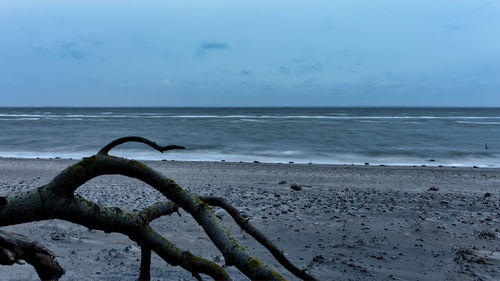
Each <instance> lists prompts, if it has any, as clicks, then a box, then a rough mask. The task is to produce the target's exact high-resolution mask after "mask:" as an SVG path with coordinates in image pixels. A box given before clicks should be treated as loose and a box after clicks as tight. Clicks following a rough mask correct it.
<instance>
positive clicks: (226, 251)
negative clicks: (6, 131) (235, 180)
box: [0, 137, 313, 280]
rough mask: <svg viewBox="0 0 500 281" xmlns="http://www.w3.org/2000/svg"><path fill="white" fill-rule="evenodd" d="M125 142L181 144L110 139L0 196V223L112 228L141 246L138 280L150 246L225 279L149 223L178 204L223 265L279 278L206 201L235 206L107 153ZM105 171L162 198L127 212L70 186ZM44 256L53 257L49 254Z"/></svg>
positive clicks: (200, 271)
mask: <svg viewBox="0 0 500 281" xmlns="http://www.w3.org/2000/svg"><path fill="white" fill-rule="evenodd" d="M130 141H134V142H141V143H144V144H147V145H149V146H151V147H153V148H155V149H157V150H159V151H161V152H163V151H165V150H169V149H181V148H183V147H180V146H175V145H170V146H158V145H157V144H156V143H154V142H151V141H149V140H147V139H144V138H141V137H125V138H121V139H118V140H115V141H113V142H111V143H110V144H108V145H106V146H105V147H104V148H103V149H101V150H100V151H99V153H98V154H96V155H94V156H91V157H88V158H84V159H83V160H82V161H80V162H78V163H76V164H74V165H72V166H70V167H68V168H66V169H65V170H64V171H62V172H61V173H60V174H58V175H57V176H56V177H54V179H53V180H52V181H51V182H50V183H48V184H47V185H44V186H41V187H39V188H37V189H33V190H29V191H26V192H15V193H10V194H7V195H4V196H0V226H5V225H12V224H19V223H25V222H32V221H40V220H47V219H62V220H66V221H70V222H73V223H77V224H80V225H83V226H86V227H88V228H89V229H98V230H103V231H105V232H118V233H122V234H125V235H127V236H128V237H130V239H131V240H133V241H135V242H136V243H137V244H138V245H139V246H141V249H142V254H141V256H142V261H141V273H140V276H139V278H140V279H141V278H143V279H145V280H148V279H149V278H150V276H149V268H150V258H151V251H154V252H155V253H156V254H158V255H159V256H160V257H161V258H162V259H164V260H165V261H166V262H167V263H169V264H171V265H174V266H177V265H178V266H181V267H183V268H184V269H186V270H188V271H189V272H191V273H192V274H193V276H194V277H196V278H197V279H199V280H201V276H200V274H206V275H208V276H210V277H212V278H213V279H215V280H231V278H230V277H229V275H228V274H227V273H226V271H225V270H224V269H223V268H222V267H220V266H219V265H217V264H216V263H214V262H212V261H209V260H206V259H203V258H201V257H197V256H195V255H193V254H192V253H190V252H188V251H184V250H182V249H179V248H177V247H176V246H175V245H174V244H173V243H171V242H170V241H168V240H167V239H165V238H164V237H162V236H161V235H160V234H158V233H157V232H155V231H154V230H153V229H152V228H151V227H150V226H149V224H150V222H151V221H152V220H154V219H156V218H158V217H161V216H164V215H169V214H172V213H173V212H177V211H178V208H182V209H183V210H184V211H186V212H187V213H189V214H190V215H191V216H192V217H193V218H194V219H195V220H196V222H197V223H198V224H199V225H200V226H201V227H202V228H203V230H204V231H205V232H206V234H207V235H208V237H209V238H210V240H211V241H212V242H213V243H214V245H215V246H216V247H217V248H218V249H219V250H220V252H221V253H222V255H223V256H224V259H225V262H226V264H227V265H230V266H235V267H236V268H238V270H240V271H241V272H242V273H243V274H245V275H246V276H247V277H249V278H250V279H252V280H284V279H283V277H282V276H281V275H280V274H279V273H277V272H276V271H275V270H274V269H272V268H271V267H269V266H268V265H265V264H264V263H262V262H261V261H259V260H258V259H257V258H255V257H252V256H250V255H249V254H248V253H247V251H246V249H245V248H243V247H242V246H240V245H239V244H238V242H237V241H236V240H235V239H234V238H233V237H232V236H231V234H230V233H229V232H228V231H227V230H226V229H225V227H224V226H223V225H222V223H221V221H220V220H219V219H218V218H217V216H216V215H215V214H214V212H213V211H212V209H211V208H210V206H209V204H213V205H220V206H222V207H223V208H225V209H227V210H228V211H229V212H230V213H234V210H233V209H235V208H234V207H232V206H230V205H229V204H227V202H226V203H224V202H225V201H221V200H218V201H217V200H215V199H214V198H208V197H207V198H204V199H205V200H206V201H207V202H205V201H204V200H202V199H200V198H199V197H197V196H196V195H194V194H192V193H190V192H188V191H186V190H184V189H183V188H181V187H180V186H179V185H178V184H177V183H175V182H174V181H173V180H171V179H169V178H167V177H165V176H164V175H162V174H161V173H159V172H157V171H155V170H153V169H151V168H150V167H148V166H146V165H144V164H142V163H140V162H138V161H135V160H129V159H125V158H118V157H114V156H110V155H108V152H109V151H110V150H111V149H112V148H114V147H116V146H117V145H120V144H122V143H125V142H130ZM110 174H116V175H123V176H127V177H131V178H136V179H138V180H141V181H143V182H145V183H147V184H149V185H150V186H151V187H153V188H154V189H156V190H158V191H159V192H160V193H162V194H163V195H164V196H165V197H166V198H167V200H166V201H165V202H160V203H155V204H154V205H152V206H150V207H147V208H144V209H143V210H141V211H139V212H133V213H130V212H125V211H123V210H121V209H120V208H117V207H102V206H99V205H97V204H95V203H93V202H90V201H88V200H86V199H85V198H83V197H81V196H79V195H76V194H75V190H76V189H77V188H78V187H79V186H81V185H82V184H84V183H85V182H87V181H89V180H91V179H93V178H95V177H98V176H102V175H110ZM221 202H222V203H221ZM207 203H209V204H207ZM231 208H232V209H231ZM232 216H233V218H235V220H236V221H237V222H239V224H240V223H241V221H242V218H241V217H238V216H236V215H234V214H232ZM242 228H243V229H244V230H246V231H247V232H249V233H250V234H251V235H252V236H254V237H255V238H257V240H258V241H259V242H260V243H262V244H263V245H265V246H266V247H267V248H268V249H269V250H270V251H271V253H273V255H274V256H275V257H276V258H277V260H278V262H280V263H281V264H283V265H284V266H285V268H287V269H288V270H290V271H291V272H292V273H294V274H295V275H296V276H298V277H299V278H301V279H304V280H310V279H313V278H312V277H311V276H310V275H308V274H306V273H305V272H304V271H300V270H299V269H298V268H296V267H295V266H293V265H292V264H291V263H290V262H289V261H288V260H287V259H286V258H285V259H284V256H283V255H282V254H281V255H277V254H276V252H277V251H278V252H281V251H279V250H278V249H277V248H276V247H275V246H274V245H273V244H272V243H270V240H269V239H267V238H266V237H265V236H263V235H262V234H261V233H260V232H258V231H256V230H255V229H253V228H251V227H248V226H246V227H242ZM0 254H1V253H0ZM5 256H6V259H7V260H8V259H9V252H5ZM49 256H50V255H49ZM50 257H52V258H53V255H52V256H50ZM28 262H29V261H28ZM37 272H38V270H37ZM39 276H40V278H42V279H47V278H43V277H42V275H40V273H39ZM51 278H52V277H51ZM57 278H58V277H56V275H54V277H53V278H52V279H53V280H56V279H57ZM48 279H50V278H48Z"/></svg>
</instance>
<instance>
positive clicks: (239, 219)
mask: <svg viewBox="0 0 500 281" xmlns="http://www.w3.org/2000/svg"><path fill="white" fill-rule="evenodd" d="M200 199H201V200H203V201H204V202H205V203H207V204H208V205H210V206H217V207H220V208H222V209H224V210H226V212H228V213H229V215H230V216H231V217H232V218H233V220H234V221H235V222H236V224H238V225H239V226H240V227H241V229H243V230H244V231H245V232H247V233H248V234H250V235H251V236H252V237H253V238H254V239H255V240H257V242H259V243H260V244H261V245H262V246H264V247H265V248H266V249H267V250H268V251H269V252H270V253H271V254H272V255H273V256H274V258H275V259H276V260H277V261H278V262H279V263H280V264H281V265H283V267H285V268H286V269H287V270H288V271H290V272H291V273H293V274H294V275H295V276H297V277H298V278H300V279H302V280H315V278H314V277H312V276H311V275H309V274H308V273H307V272H306V271H305V269H304V270H301V269H299V268H297V267H296V266H295V265H293V264H292V263H291V262H290V261H289V260H288V259H287V258H286V257H285V255H284V254H283V252H282V251H281V250H280V249H278V247H277V246H276V245H274V243H273V242H271V240H269V239H268V238H267V237H266V236H265V235H264V234H263V233H262V232H260V231H259V230H258V229H257V228H255V227H254V226H253V225H251V224H250V223H249V222H248V221H249V219H248V218H245V217H243V216H242V215H241V214H240V211H239V210H238V209H236V208H235V207H234V206H232V205H231V204H229V202H227V200H226V199H224V198H221V197H214V196H200Z"/></svg>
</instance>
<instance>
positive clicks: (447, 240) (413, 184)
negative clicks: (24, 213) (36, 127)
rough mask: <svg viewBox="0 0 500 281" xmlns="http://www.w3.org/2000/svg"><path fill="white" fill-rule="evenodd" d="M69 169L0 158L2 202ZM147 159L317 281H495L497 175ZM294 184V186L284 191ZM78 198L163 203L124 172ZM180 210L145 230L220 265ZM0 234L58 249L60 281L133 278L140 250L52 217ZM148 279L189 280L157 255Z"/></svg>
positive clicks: (16, 275) (499, 212)
mask: <svg viewBox="0 0 500 281" xmlns="http://www.w3.org/2000/svg"><path fill="white" fill-rule="evenodd" d="M76 161H77V160H65V159H58V160H49V159H38V160H36V159H35V160H33V159H31V160H30V159H20V158H12V159H7V158H1V159H0V194H2V193H6V192H11V191H23V190H28V189H32V188H36V187H38V186H41V185H43V184H46V183H47V182H48V181H50V180H51V179H52V178H53V177H54V176H55V175H57V174H58V173H59V172H60V171H62V170H63V169H64V168H66V167H68V166H69V165H71V164H72V163H76ZM143 162H144V163H145V164H147V165H148V166H150V167H151V168H153V169H155V170H158V171H159V172H161V173H162V174H164V175H165V176H166V177H168V178H171V179H173V180H175V181H176V182H177V183H178V184H179V185H180V186H182V187H183V188H185V189H186V190H189V191H191V192H193V193H195V194H198V195H213V196H221V197H224V198H226V199H227V200H229V201H230V202H232V204H234V205H235V206H236V207H237V208H238V209H240V210H242V211H243V212H244V213H246V214H247V215H248V216H249V217H251V221H250V222H251V223H253V225H254V226H256V227H258V228H259V229H260V230H261V231H263V232H264V233H266V234H267V235H269V238H270V239H271V240H272V241H274V242H275V243H276V244H277V246H278V247H279V248H280V249H282V250H283V251H284V252H285V253H286V254H287V256H288V257H289V258H290V260H291V261H292V262H293V263H295V264H296V265H297V266H299V267H300V268H307V269H308V270H309V271H310V272H311V273H312V274H314V275H315V276H316V277H317V278H318V279H319V280H332V279H334V280H450V281H451V280H478V279H483V280H498V279H500V271H499V270H498V268H499V266H500V246H499V243H498V241H499V240H500V169H496V168H479V169H474V168H461V167H457V168H451V167H443V168H437V167H406V166H398V167H394V166H382V167H381V166H373V165H369V166H364V165H359V166H351V165H318V164H313V165H307V164H268V163H259V164H254V163H238V162H191V161H143ZM282 182H286V183H282ZM291 184H298V185H300V186H302V189H301V190H299V191H295V190H292V189H291ZM432 186H434V187H436V188H437V190H432V189H430V187H432ZM77 193H78V194H80V195H81V196H83V197H85V198H86V199H88V200H91V201H94V202H96V203H98V204H101V205H104V206H118V207H120V208H122V209H124V210H134V209H138V208H142V207H144V206H147V205H150V204H152V203H153V202H155V201H159V200H163V197H162V195H161V194H159V193H158V192H156V191H155V190H154V189H152V188H150V187H149V186H147V185H146V184H144V183H142V182H139V181H137V180H134V179H130V178H127V177H122V176H102V177H98V178H95V179H92V180H91V181H89V182H87V183H85V184H84V185H83V186H81V187H80V188H78V190H77ZM181 213H182V217H177V216H170V217H162V218H160V219H158V220H155V221H154V222H153V224H152V227H153V228H154V229H155V230H157V231H158V232H159V233H161V234H162V235H164V236H165V237H166V238H167V239H169V240H170V241H172V242H174V243H175V244H176V245H177V246H179V247H181V248H183V249H188V250H190V251H192V252H193V253H194V254H197V255H201V256H203V257H205V258H208V259H210V260H213V261H215V262H217V263H219V264H221V265H222V264H224V262H223V258H222V257H221V255H220V253H219V252H218V251H217V250H216V249H215V248H214V247H213V246H212V245H210V241H209V240H208V238H207V236H206V235H205V234H204V233H203V232H202V230H201V229H200V228H199V227H198V225H197V224H196V223H195V222H194V221H193V220H192V219H191V218H190V217H189V216H188V215H187V214H186V213H184V212H181ZM222 214H223V212H222ZM222 220H223V223H224V225H225V226H226V227H227V228H228V230H229V232H230V233H231V234H232V235H233V236H234V237H235V239H237V240H238V241H240V242H241V243H242V245H243V246H244V247H245V248H247V249H248V251H249V252H250V254H252V255H253V256H256V257H258V258H259V259H261V260H262V261H263V262H265V263H267V264H268V265H270V266H272V267H274V268H275V269H277V270H278V271H279V272H280V273H282V274H283V275H284V277H285V278H286V279H287V280H296V278H294V277H293V276H291V275H290V274H288V273H286V271H285V270H283V269H282V268H281V267H280V266H279V265H277V264H276V262H275V261H274V260H273V259H272V257H271V256H270V255H269V254H268V253H267V252H266V251H265V250H264V249H263V248H262V247H261V246H259V245H257V244H256V243H255V242H254V241H253V239H251V238H249V236H248V235H245V234H244V233H242V232H241V230H240V229H239V228H238V227H237V226H236V225H235V224H234V223H233V222H232V220H231V219H230V218H229V217H228V216H226V215H222ZM2 229H5V230H10V231H14V232H18V233H21V234H25V235H28V236H30V237H31V238H33V239H34V240H38V241H39V242H40V243H42V244H43V245H45V246H47V247H48V248H49V249H50V250H52V251H54V252H55V253H56V255H57V256H58V257H57V260H58V261H59V262H60V264H61V265H62V267H63V268H64V269H65V270H66V274H65V275H63V277H62V278H61V280H96V279H98V280H109V281H111V280H117V279H120V280H135V279H136V278H137V276H138V275H137V274H138V270H139V264H140V261H137V258H139V257H140V249H139V248H138V247H137V245H135V244H134V243H132V242H131V241H130V240H129V239H128V238H127V237H126V236H123V235H121V234H113V233H111V234H106V233H104V232H102V231H95V230H93V231H89V230H87V229H86V228H84V227H81V226H78V225H74V224H71V223H68V222H65V221H60V220H48V221H42V222H34V223H26V224H21V225H14V226H7V227H2ZM200 245H204V247H200ZM228 271H229V273H230V274H231V275H232V276H233V278H234V280H246V278H244V277H243V276H241V275H239V274H238V273H237V272H236V271H235V270H234V269H233V268H228ZM0 275H1V276H2V277H4V278H5V280H36V279H37V278H36V274H33V269H32V268H31V267H30V266H28V265H24V266H21V265H16V266H1V267H0ZM151 277H152V278H153V279H166V280H179V279H187V280H191V279H192V277H191V276H190V274H189V273H187V272H185V271H183V270H182V269H181V268H179V267H172V266H168V265H166V264H165V263H164V262H163V261H162V260H160V259H159V258H158V257H157V256H156V255H153V260H152V271H151Z"/></svg>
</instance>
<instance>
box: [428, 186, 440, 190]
mask: <svg viewBox="0 0 500 281" xmlns="http://www.w3.org/2000/svg"><path fill="white" fill-rule="evenodd" d="M427 190H428V191H438V190H439V188H438V187H435V186H431V187H429V189H427Z"/></svg>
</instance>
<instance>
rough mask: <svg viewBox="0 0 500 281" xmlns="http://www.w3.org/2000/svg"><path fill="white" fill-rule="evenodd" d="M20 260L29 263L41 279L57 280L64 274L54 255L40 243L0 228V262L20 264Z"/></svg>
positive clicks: (3, 263)
mask: <svg viewBox="0 0 500 281" xmlns="http://www.w3.org/2000/svg"><path fill="white" fill-rule="evenodd" d="M21 260H24V261H26V262H27V263H29V264H31V265H32V266H33V267H34V268H35V270H36V272H37V274H38V276H39V277H40V279H42V280H58V279H59V278H60V277H61V276H62V275H63V274H64V270H63V269H62V267H61V266H60V265H59V263H58V262H57V261H56V260H55V255H54V254H53V253H52V252H51V251H49V250H47V249H46V248H45V247H43V246H42V245H41V244H40V243H38V242H36V241H31V240H29V238H28V237H26V236H24V235H21V234H17V233H12V232H6V231H2V230H0V264H1V265H12V264H14V263H17V264H22V263H21Z"/></svg>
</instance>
